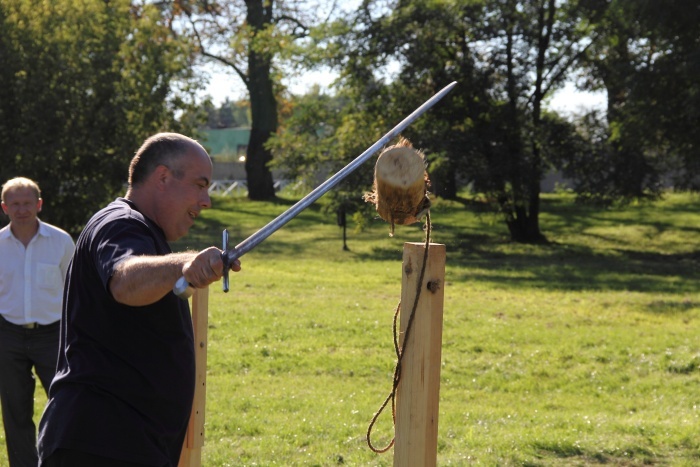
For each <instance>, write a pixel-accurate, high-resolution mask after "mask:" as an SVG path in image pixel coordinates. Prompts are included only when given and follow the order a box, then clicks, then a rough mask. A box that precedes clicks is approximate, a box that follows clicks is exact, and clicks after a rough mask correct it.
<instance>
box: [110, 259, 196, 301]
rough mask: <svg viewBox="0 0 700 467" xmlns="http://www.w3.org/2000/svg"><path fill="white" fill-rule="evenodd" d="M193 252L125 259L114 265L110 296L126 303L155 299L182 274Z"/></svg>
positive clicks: (170, 288)
mask: <svg viewBox="0 0 700 467" xmlns="http://www.w3.org/2000/svg"><path fill="white" fill-rule="evenodd" d="M196 255H197V253H196V252H185V253H172V254H169V255H165V256H135V257H133V258H129V259H127V260H124V261H122V262H121V263H119V264H118V265H117V267H116V268H115V271H114V275H112V278H111V279H110V281H109V289H110V291H111V293H112V296H113V297H114V299H115V300H116V301H118V302H119V303H123V304H124V305H129V306H144V305H150V304H151V303H155V302H157V301H158V300H160V299H161V298H163V297H164V296H165V295H166V294H167V293H168V292H170V291H171V290H172V289H173V285H174V284H175V281H177V279H178V278H179V277H180V276H181V275H182V267H183V266H184V265H185V264H186V263H187V262H189V261H192V259H193V258H194V257H195V256H196Z"/></svg>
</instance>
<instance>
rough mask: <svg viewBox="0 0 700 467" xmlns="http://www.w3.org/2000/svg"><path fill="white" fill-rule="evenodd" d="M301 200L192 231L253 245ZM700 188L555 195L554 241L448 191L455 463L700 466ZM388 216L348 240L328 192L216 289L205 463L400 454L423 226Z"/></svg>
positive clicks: (201, 241)
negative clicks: (402, 378)
mask: <svg viewBox="0 0 700 467" xmlns="http://www.w3.org/2000/svg"><path fill="white" fill-rule="evenodd" d="M292 202H293V201H290V200H281V201H280V202H278V203H252V202H248V201H246V200H244V199H235V198H228V199H226V198H224V199H216V200H215V208H216V209H212V210H210V211H208V212H207V213H206V214H205V215H203V216H202V219H201V220H200V221H199V222H198V225H197V226H195V227H194V228H193V230H192V234H191V235H190V236H189V237H188V239H186V240H185V241H182V242H180V243H179V244H178V245H177V248H178V249H181V248H185V247H194V248H200V247H203V246H208V245H210V244H216V245H218V244H219V243H220V235H221V234H220V232H221V229H222V228H223V227H228V228H229V230H230V233H231V238H232V243H233V244H236V243H238V242H239V241H240V240H242V239H243V238H245V237H247V236H248V235H250V234H251V233H253V232H254V231H255V230H257V229H258V228H260V227H262V226H263V225H265V224H266V223H267V222H269V221H270V220H272V219H273V218H274V217H275V216H276V215H277V214H279V213H280V212H282V211H283V210H284V209H286V208H287V207H288V206H289V205H291V204H292ZM699 202H700V197H698V196H695V195H688V194H671V195H669V196H667V197H666V198H665V199H664V200H662V201H659V202H655V203H649V204H638V205H632V206H628V207H626V208H624V209H619V210H599V209H595V208H592V207H586V206H581V205H577V204H575V203H574V202H573V198H571V197H570V196H568V195H564V194H559V195H545V196H543V206H542V208H543V214H542V216H541V227H542V230H543V232H544V233H545V234H546V235H547V237H548V239H549V240H550V243H549V244H547V245H536V246H533V245H519V244H513V243H511V242H509V241H508V239H507V235H506V231H505V227H504V225H503V224H502V223H501V222H500V221H499V220H498V219H497V218H495V217H493V216H492V215H490V214H483V213H479V209H477V208H478V206H475V205H474V204H472V203H470V202H467V201H464V202H446V201H442V200H438V201H437V202H436V203H435V205H434V206H433V209H432V211H431V213H432V221H433V236H432V239H433V241H434V242H436V243H444V244H445V245H446V246H447V269H446V282H447V283H446V288H445V306H444V330H443V348H442V373H441V388H440V414H439V439H438V465H487V466H495V465H514V466H515V465H518V466H521V465H522V466H558V465H567V466H568V465H595V464H608V465H625V466H633V465H678V466H692V465H698V464H700V436H698V427H700V337H698V336H700V293H699V292H698V279H700V247H699V246H698V245H700V211H699V210H698V204H700V203H699ZM388 231H389V227H388V225H387V224H385V223H383V222H382V221H376V222H373V223H372V224H371V226H370V228H369V229H368V230H366V231H365V232H362V233H355V232H349V236H348V246H349V248H350V251H342V239H341V231H340V229H339V227H337V226H336V225H335V216H333V215H331V214H324V213H323V212H322V210H321V209H320V207H319V206H318V203H317V205H314V206H312V207H311V208H309V209H307V210H305V211H304V212H303V213H302V214H301V215H300V216H299V217H298V218H296V219H294V220H292V221H291V222H290V223H289V224H288V225H287V226H285V227H284V228H283V229H282V230H280V231H278V232H277V233H275V234H274V235H273V236H271V237H270V238H269V239H268V240H266V241H265V242H264V243H263V244H261V245H260V246H259V247H258V248H257V249H255V250H254V251H252V252H250V253H248V254H247V255H245V256H244V257H243V258H242V262H243V270H242V271H241V272H240V273H237V274H233V275H232V287H231V292H229V293H228V294H224V293H223V292H222V291H221V290H220V287H219V286H218V284H217V285H216V286H212V287H211V288H210V310H209V311H210V317H209V347H208V375H207V378H208V380H207V386H208V392H207V412H206V413H207V415H206V443H205V447H204V449H203V465H206V466H227V465H230V466H238V465H283V466H295V465H298V466H302V465H303V466H307V465H320V466H327V465H341V464H344V465H373V466H375V465H376V466H389V465H392V464H393V457H392V453H391V452H392V451H389V452H388V453H386V454H383V455H377V454H374V453H373V452H371V451H370V450H369V448H368V447H367V445H366V441H365V434H366V431H367V427H368V424H369V422H370V420H371V418H372V416H373V414H374V413H375V411H376V410H377V409H378V408H379V406H380V404H381V403H382V402H383V400H384V398H385V397H386V395H387V394H388V392H389V391H390V389H391V376H392V372H393V366H394V363H395V362H394V355H393V346H392V329H391V327H392V315H393V312H394V309H395V307H396V305H397V303H398V300H399V298H400V294H401V290H400V289H401V254H402V248H403V243H404V242H421V241H423V232H422V230H421V229H420V227H419V226H417V225H416V226H410V227H397V232H396V236H395V237H393V238H391V237H389V235H388ZM44 400H45V399H44V398H43V395H42V394H41V393H40V392H39V391H37V405H38V406H42V405H43V403H44ZM40 410H41V407H39V408H38V409H37V411H40ZM390 418H391V417H390V415H389V414H385V416H382V417H381V418H380V421H379V423H378V425H377V426H376V427H375V429H374V432H373V440H374V442H375V444H377V445H380V446H382V445H384V444H385V443H386V442H388V441H389V440H390V439H391V437H392V426H391V420H390ZM2 440H3V441H4V438H2ZM3 451H4V450H3ZM3 456H4V452H2V453H0V465H5V464H4V463H3V462H6V461H5V458H4V457H3Z"/></svg>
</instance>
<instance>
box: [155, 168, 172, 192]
mask: <svg viewBox="0 0 700 467" xmlns="http://www.w3.org/2000/svg"><path fill="white" fill-rule="evenodd" d="M152 177H153V180H154V181H155V183H156V187H157V188H158V189H159V190H162V189H164V188H165V185H166V183H167V182H168V179H169V178H170V177H172V172H170V169H169V168H167V167H166V166H164V165H162V164H161V165H159V166H158V167H156V168H155V170H154V171H153V174H152Z"/></svg>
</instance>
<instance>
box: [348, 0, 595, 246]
mask: <svg viewBox="0 0 700 467" xmlns="http://www.w3.org/2000/svg"><path fill="white" fill-rule="evenodd" d="M599 7H600V2H596V1H595V0H591V1H589V2H581V3H579V2H573V3H571V4H569V3H561V2H556V1H555V0H540V1H516V0H503V1H501V0H492V1H484V2H476V1H475V2H464V1H456V0H453V1H442V2H429V1H426V0H400V1H398V2H396V3H392V4H389V5H387V4H385V3H382V2H376V1H365V2H363V7H362V8H361V9H360V10H359V11H358V14H357V16H356V17H355V18H354V21H355V33H354V35H352V37H351V39H349V40H348V41H346V43H347V44H348V48H347V51H346V55H347V58H346V59H344V61H343V62H341V64H342V66H343V67H344V70H345V71H344V79H345V83H347V84H348V85H350V86H353V87H354V88H355V89H357V90H358V91H357V92H358V93H359V94H360V95H362V96H363V101H365V102H367V101H370V100H372V99H375V98H376V96H378V95H380V94H381V93H380V92H378V91H377V90H376V86H375V84H376V83H377V76H376V73H375V72H374V71H373V70H377V69H381V68H382V66H383V65H385V64H386V63H387V62H388V61H390V60H394V63H395V64H398V67H399V71H398V72H397V73H396V74H395V75H394V76H393V78H394V79H393V82H392V83H391V84H390V85H389V86H388V88H389V89H390V91H389V92H390V94H391V95H392V96H393V100H392V102H391V103H392V105H395V106H396V107H403V108H406V107H407V106H415V105H417V104H418V103H420V102H421V100H420V99H419V98H418V97H419V96H420V95H422V96H426V95H430V93H429V91H432V92H434V91H435V90H437V89H439V88H440V87H441V86H443V85H445V84H447V82H449V81H451V80H456V81H458V82H459V83H460V85H459V86H458V88H457V89H456V90H455V91H456V93H455V94H453V95H452V96H450V97H449V98H448V99H447V103H446V104H444V105H440V106H439V107H438V108H437V109H436V110H435V111H434V112H433V111H431V118H430V119H424V120H423V121H421V122H420V123H418V124H416V125H414V126H413V127H412V128H411V129H410V130H409V131H407V132H406V134H407V135H408V138H409V139H411V140H413V141H414V144H416V145H417V146H418V147H421V148H426V149H427V150H428V151H430V152H431V153H432V154H433V156H432V160H431V162H433V164H435V163H436V162H439V167H437V168H438V169H439V170H435V173H436V174H440V178H438V177H432V178H433V179H434V180H435V181H436V182H437V183H438V187H439V188H440V192H441V193H442V194H444V195H446V196H455V195H456V186H457V178H459V179H461V180H462V181H463V182H466V181H473V182H474V186H475V187H477V188H478V189H480V190H482V191H483V192H484V193H485V194H486V195H487V198H488V199H492V200H495V202H496V203H497V204H498V207H499V209H500V212H501V213H502V215H503V216H504V219H505V222H506V225H507V226H508V229H509V231H510V234H511V238H512V239H513V240H515V241H520V242H541V241H544V240H545V237H544V236H543V235H542V233H541V231H540V227H539V211H540V182H541V180H542V178H543V176H544V174H545V171H546V170H547V169H548V167H549V162H548V161H547V160H546V159H545V158H544V157H543V154H544V153H543V144H545V143H546V141H545V140H544V139H543V138H542V134H543V126H544V124H545V123H546V122H545V120H544V119H543V110H542V109H543V103H544V101H545V99H546V98H547V96H548V95H550V94H551V93H552V92H553V91H554V90H556V89H557V88H558V87H559V86H561V85H562V84H563V82H564V81H565V80H566V79H567V77H568V76H569V74H570V73H571V72H572V70H573V69H574V68H575V66H576V65H577V63H578V62H579V61H580V60H581V58H582V57H583V55H584V52H585V50H586V49H587V48H588V47H590V44H591V43H592V42H594V41H595V38H594V37H590V36H588V35H587V34H588V32H589V31H590V23H589V21H588V20H589V17H590V16H591V15H595V14H597V12H598V11H599V10H600V8H599ZM369 107H370V106H369V105H367V108H369ZM368 117H369V116H368ZM433 168H436V167H435V165H434V166H433ZM429 170H430V168H429ZM441 184H442V185H444V186H442V187H440V185H441Z"/></svg>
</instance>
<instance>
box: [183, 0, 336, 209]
mask: <svg viewBox="0 0 700 467" xmlns="http://www.w3.org/2000/svg"><path fill="white" fill-rule="evenodd" d="M323 4H324V2H319V3H318V4H314V3H312V2H309V1H295V0H287V1H284V0H277V1H275V0H246V1H245V2H244V3H242V2H240V1H235V0H231V1H220V2H208V1H188V0H177V1H175V2H174V4H173V13H174V14H175V15H178V14H180V13H182V14H184V15H185V16H186V18H187V20H188V21H187V22H186V23H185V24H183V29H182V31H181V33H182V34H187V35H190V36H191V37H192V38H193V39H194V41H195V43H196V44H197V46H198V48H199V51H200V53H201V54H202V55H203V56H204V57H206V58H208V59H211V60H214V61H216V62H218V63H220V64H223V65H224V66H226V67H228V68H230V69H231V70H233V71H234V72H235V74H236V75H238V77H239V78H240V79H241V81H243V83H244V84H245V86H246V88H247V90H248V94H249V96H250V108H251V133H250V142H249V144H248V149H247V154H246V162H245V169H246V173H247V179H248V197H249V198H250V199H254V200H265V199H270V198H274V197H275V190H274V185H273V181H272V174H271V172H270V169H269V167H268V164H269V162H270V161H271V159H272V155H271V153H270V151H269V150H268V149H267V148H266V147H265V143H266V142H267V141H268V139H269V138H270V137H271V136H272V135H274V134H275V133H276V132H277V129H278V123H279V122H278V108H277V106H278V101H277V95H278V93H279V92H280V91H281V88H280V81H279V77H280V67H279V65H280V62H281V61H283V60H284V59H285V58H289V57H293V56H294V55H295V53H296V52H297V50H298V49H297V48H296V47H297V46H296V45H295V43H298V42H299V41H301V40H302V39H305V38H308V37H309V34H310V32H311V28H312V27H313V26H314V25H315V24H316V23H318V19H317V16H316V14H317V13H318V11H319V6H320V5H323ZM322 10H323V9H321V11H322Z"/></svg>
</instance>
